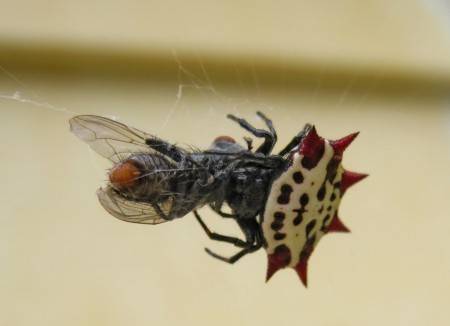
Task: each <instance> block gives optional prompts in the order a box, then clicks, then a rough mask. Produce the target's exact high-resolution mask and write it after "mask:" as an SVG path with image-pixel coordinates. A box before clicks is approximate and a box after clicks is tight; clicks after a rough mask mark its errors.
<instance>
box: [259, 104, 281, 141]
mask: <svg viewBox="0 0 450 326" xmlns="http://www.w3.org/2000/svg"><path fill="white" fill-rule="evenodd" d="M256 114H257V115H258V117H260V118H261V119H262V120H263V121H264V123H265V124H266V126H267V128H269V131H270V132H271V133H272V134H273V136H274V138H275V141H276V140H277V132H276V131H275V128H274V126H273V122H272V120H270V119H269V118H267V117H266V116H265V115H264V114H263V113H262V112H261V111H257V112H256Z"/></svg>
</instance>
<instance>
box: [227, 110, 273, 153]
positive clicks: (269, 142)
mask: <svg viewBox="0 0 450 326" xmlns="http://www.w3.org/2000/svg"><path fill="white" fill-rule="evenodd" d="M258 116H259V117H261V119H263V120H264V122H265V123H266V125H267V126H268V128H269V129H270V130H271V131H267V130H264V129H256V128H255V127H253V126H252V125H251V124H249V123H248V122H247V121H246V120H245V119H240V118H236V117H235V116H234V115H232V114H228V115H227V118H228V119H231V120H233V121H234V122H237V123H239V125H240V126H241V127H242V128H244V129H245V130H247V131H248V132H249V133H251V134H252V135H254V136H255V137H258V138H264V143H262V145H261V146H259V147H258V149H257V150H256V153H262V154H264V155H269V154H270V152H271V151H272V149H273V146H275V143H276V141H277V135H276V133H273V132H272V130H273V131H275V130H274V129H273V126H272V121H270V120H269V119H267V118H266V117H265V116H264V115H262V114H260V113H258Z"/></svg>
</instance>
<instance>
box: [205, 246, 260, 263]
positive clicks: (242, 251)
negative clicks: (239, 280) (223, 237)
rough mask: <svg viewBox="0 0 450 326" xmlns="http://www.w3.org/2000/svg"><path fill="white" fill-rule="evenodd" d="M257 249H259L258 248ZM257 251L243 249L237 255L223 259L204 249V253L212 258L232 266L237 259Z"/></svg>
mask: <svg viewBox="0 0 450 326" xmlns="http://www.w3.org/2000/svg"><path fill="white" fill-rule="evenodd" d="M258 249H259V248H258ZM255 250H257V249H253V248H245V249H242V250H241V251H239V252H238V253H237V254H235V255H233V256H231V257H224V256H221V255H218V254H216V253H214V252H212V251H211V250H209V249H208V248H205V251H206V252H207V253H208V254H209V255H210V256H212V257H214V258H216V259H219V260H221V261H224V262H226V263H228V264H234V263H235V262H237V261H238V260H239V259H241V258H242V257H244V256H245V255H246V254H249V253H251V252H253V251H255Z"/></svg>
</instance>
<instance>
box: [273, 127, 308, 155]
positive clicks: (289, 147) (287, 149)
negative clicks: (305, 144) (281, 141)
mask: <svg viewBox="0 0 450 326" xmlns="http://www.w3.org/2000/svg"><path fill="white" fill-rule="evenodd" d="M311 128H312V126H311V125H310V124H309V123H307V124H306V125H305V126H304V127H303V129H302V131H300V132H299V133H298V134H297V136H295V137H294V138H292V140H291V141H290V142H289V144H287V146H286V147H285V148H284V149H283V150H282V151H281V152H280V153H279V154H278V155H280V156H284V155H285V154H287V153H289V152H290V151H291V150H293V149H294V148H295V147H296V146H297V145H298V144H300V143H301V141H302V140H303V138H305V137H306V135H307V134H308V132H309V131H310V130H311Z"/></svg>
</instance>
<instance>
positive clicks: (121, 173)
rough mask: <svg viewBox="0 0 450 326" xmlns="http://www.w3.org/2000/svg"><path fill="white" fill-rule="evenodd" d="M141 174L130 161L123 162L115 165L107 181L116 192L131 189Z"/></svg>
mask: <svg viewBox="0 0 450 326" xmlns="http://www.w3.org/2000/svg"><path fill="white" fill-rule="evenodd" d="M140 174H141V172H140V171H139V168H138V167H137V166H136V164H135V163H134V162H132V161H125V162H122V163H120V164H118V165H116V166H115V167H114V168H113V169H112V170H111V172H110V173H109V181H110V182H111V184H112V186H113V187H114V188H116V189H117V190H123V189H126V188H129V187H132V186H133V185H134V184H135V183H136V182H137V180H138V178H139V176H140Z"/></svg>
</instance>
